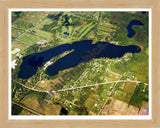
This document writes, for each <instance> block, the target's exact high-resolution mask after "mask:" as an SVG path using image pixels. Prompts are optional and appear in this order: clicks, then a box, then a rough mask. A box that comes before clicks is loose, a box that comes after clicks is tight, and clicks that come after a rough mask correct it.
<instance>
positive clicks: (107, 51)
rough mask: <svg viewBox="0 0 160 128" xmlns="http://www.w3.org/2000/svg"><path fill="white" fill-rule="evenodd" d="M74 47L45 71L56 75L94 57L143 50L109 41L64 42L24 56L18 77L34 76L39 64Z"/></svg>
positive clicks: (116, 55)
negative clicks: (94, 42) (93, 42)
mask: <svg viewBox="0 0 160 128" xmlns="http://www.w3.org/2000/svg"><path fill="white" fill-rule="evenodd" d="M72 49H73V50H74V51H73V52H71V53H70V54H68V55H66V56H64V57H62V58H60V59H59V60H58V61H56V62H55V63H54V64H52V65H50V66H48V67H47V69H46V71H45V73H46V74H47V75H50V76H54V75H56V74H58V72H59V71H61V70H64V69H68V68H71V67H74V66H77V65H78V64H80V63H82V62H88V61H89V60H91V59H93V58H100V57H107V58H110V59H112V58H117V57H119V58H120V57H122V56H123V55H124V54H125V53H127V52H130V53H138V52H140V51H141V48H140V47H139V46H137V45H129V46H118V45H114V44H111V43H108V42H97V43H96V44H92V40H84V41H78V42H74V43H73V44H64V45H60V46H57V47H54V48H51V49H49V50H46V51H44V52H40V53H35V54H31V55H28V56H25V57H23V62H22V64H21V66H20V71H19V73H18V78H22V79H28V78H30V77H32V76H33V75H34V74H36V72H37V68H38V66H42V65H43V64H44V63H46V62H47V61H49V60H50V59H51V58H53V57H55V56H57V55H59V54H61V53H64V52H65V51H69V50H72Z"/></svg>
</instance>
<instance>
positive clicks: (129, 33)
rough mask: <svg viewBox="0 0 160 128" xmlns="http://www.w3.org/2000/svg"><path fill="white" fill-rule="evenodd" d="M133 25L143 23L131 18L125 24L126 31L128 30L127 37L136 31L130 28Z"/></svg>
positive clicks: (130, 36)
mask: <svg viewBox="0 0 160 128" xmlns="http://www.w3.org/2000/svg"><path fill="white" fill-rule="evenodd" d="M133 25H144V24H143V23H142V22H140V21H138V20H131V21H130V23H129V24H128V26H127V31H128V35H127V36H128V37H129V38H132V37H133V36H134V35H135V34H136V32H135V31H134V30H133V29H132V26H133Z"/></svg>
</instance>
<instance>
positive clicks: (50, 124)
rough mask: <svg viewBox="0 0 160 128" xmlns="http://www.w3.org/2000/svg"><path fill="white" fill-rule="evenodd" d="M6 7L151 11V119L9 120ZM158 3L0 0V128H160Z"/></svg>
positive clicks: (150, 0)
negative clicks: (147, 9)
mask: <svg viewBox="0 0 160 128" xmlns="http://www.w3.org/2000/svg"><path fill="white" fill-rule="evenodd" d="M9 8H151V9H152V120H8V9H9ZM159 35H160V1H159V0H154V1H153V0H114V1H113V0H68V1H67V0H0V86H1V87H0V128H44V127H45V128H97V127H101V128H106V127H109V128H117V127H118V128H124V127H127V128H128V127H130V128H135V127H136V128H159V127H160V118H159V115H160V66H159V64H160V50H159V48H160V36H159Z"/></svg>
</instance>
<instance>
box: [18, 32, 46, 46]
mask: <svg viewBox="0 0 160 128" xmlns="http://www.w3.org/2000/svg"><path fill="white" fill-rule="evenodd" d="M18 40H20V41H23V42H26V43H28V44H35V43H37V42H38V41H40V40H43V38H41V37H38V36H34V35H32V34H29V33H26V34H24V35H23V36H21V37H19V38H18ZM20 41H19V42H20ZM21 43H22V42H21Z"/></svg>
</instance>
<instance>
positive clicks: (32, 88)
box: [13, 80, 49, 93]
mask: <svg viewBox="0 0 160 128" xmlns="http://www.w3.org/2000/svg"><path fill="white" fill-rule="evenodd" d="M13 81H14V82H15V83H17V84H19V85H22V86H23V87H25V88H27V89H29V90H32V91H36V92H45V93H49V92H48V91H43V90H37V89H33V88H30V87H28V86H25V85H24V84H21V83H19V82H17V81H15V80H13Z"/></svg>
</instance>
